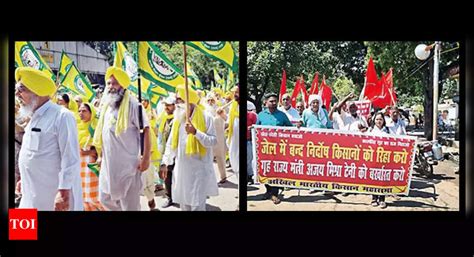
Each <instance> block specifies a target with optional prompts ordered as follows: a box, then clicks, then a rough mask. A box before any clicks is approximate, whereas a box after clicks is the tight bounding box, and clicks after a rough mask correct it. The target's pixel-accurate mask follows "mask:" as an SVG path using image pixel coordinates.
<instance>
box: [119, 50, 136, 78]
mask: <svg viewBox="0 0 474 257" xmlns="http://www.w3.org/2000/svg"><path fill="white" fill-rule="evenodd" d="M122 69H124V70H125V72H127V74H128V76H129V77H130V80H131V81H135V80H137V78H138V65H137V63H136V62H135V60H134V59H133V57H132V56H131V55H130V53H128V52H125V56H124V58H123V61H122Z"/></svg>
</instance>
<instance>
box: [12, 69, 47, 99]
mask: <svg viewBox="0 0 474 257" xmlns="http://www.w3.org/2000/svg"><path fill="white" fill-rule="evenodd" d="M15 80H16V82H20V83H21V84H23V85H24V86H25V87H27V88H28V89H29V90H31V92H33V93H34V94H35V95H38V96H52V95H53V94H54V92H56V85H55V84H54V81H53V80H52V79H51V78H50V77H49V76H48V75H47V74H46V73H44V72H42V71H40V70H37V69H34V68H31V67H19V68H17V69H16V71H15Z"/></svg>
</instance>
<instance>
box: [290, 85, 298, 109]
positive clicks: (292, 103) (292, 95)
mask: <svg viewBox="0 0 474 257" xmlns="http://www.w3.org/2000/svg"><path fill="white" fill-rule="evenodd" d="M299 92H300V80H299V79H297V80H296V83H295V88H293V93H292V94H291V105H292V106H293V107H295V106H296V97H298V93H299Z"/></svg>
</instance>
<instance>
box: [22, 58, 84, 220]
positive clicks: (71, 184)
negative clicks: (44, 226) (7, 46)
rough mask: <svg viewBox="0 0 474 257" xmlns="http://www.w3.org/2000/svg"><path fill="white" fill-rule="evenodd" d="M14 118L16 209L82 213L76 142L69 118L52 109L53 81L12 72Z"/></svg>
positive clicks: (24, 70) (34, 74) (26, 70)
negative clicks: (17, 134) (19, 126)
mask: <svg viewBox="0 0 474 257" xmlns="http://www.w3.org/2000/svg"><path fill="white" fill-rule="evenodd" d="M15 80H16V82H17V84H16V88H15V96H16V97H17V98H18V100H19V102H20V110H19V114H20V116H22V117H31V120H30V122H29V123H28V125H27V126H26V127H25V134H24V136H23V143H22V146H21V149H20V153H19V158H18V163H19V168H20V178H21V180H20V181H19V182H18V184H17V188H19V189H20V190H21V193H22V198H21V202H20V206H19V207H20V208H36V209H38V210H39V211H53V210H56V211H67V210H75V211H80V210H83V204H82V187H81V177H80V162H81V161H80V157H79V142H78V135H77V127H76V126H77V125H76V120H75V118H74V115H73V114H72V113H71V112H70V111H68V110H67V109H65V108H62V107H60V106H59V105H56V104H54V103H53V102H52V101H51V100H50V97H52V96H53V95H54V93H55V92H56V86H55V85H54V82H53V80H52V79H51V78H50V77H49V76H48V75H46V74H45V73H44V72H42V71H39V70H36V69H34V68H30V67H20V68H17V69H16V71H15Z"/></svg>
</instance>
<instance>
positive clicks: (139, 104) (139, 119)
mask: <svg viewBox="0 0 474 257" xmlns="http://www.w3.org/2000/svg"><path fill="white" fill-rule="evenodd" d="M136 42H137V63H139V62H138V61H139V60H138V56H139V54H138V53H139V52H138V51H139V45H140V43H139V42H138V41H136ZM139 66H140V65H139ZM137 75H138V78H137V80H138V106H139V108H138V126H139V128H140V154H141V155H143V150H144V147H145V144H144V137H145V134H144V133H143V112H142V85H141V78H140V72H138V74H137Z"/></svg>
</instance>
